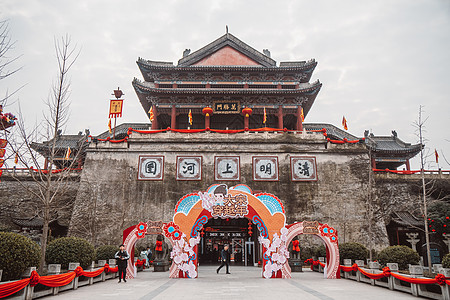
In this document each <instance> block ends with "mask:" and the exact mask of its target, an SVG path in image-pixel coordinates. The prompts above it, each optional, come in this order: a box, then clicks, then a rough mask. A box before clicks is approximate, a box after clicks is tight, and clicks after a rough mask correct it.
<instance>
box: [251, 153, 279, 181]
mask: <svg viewBox="0 0 450 300" xmlns="http://www.w3.org/2000/svg"><path fill="white" fill-rule="evenodd" d="M253 180H255V181H278V157H276V156H253Z"/></svg>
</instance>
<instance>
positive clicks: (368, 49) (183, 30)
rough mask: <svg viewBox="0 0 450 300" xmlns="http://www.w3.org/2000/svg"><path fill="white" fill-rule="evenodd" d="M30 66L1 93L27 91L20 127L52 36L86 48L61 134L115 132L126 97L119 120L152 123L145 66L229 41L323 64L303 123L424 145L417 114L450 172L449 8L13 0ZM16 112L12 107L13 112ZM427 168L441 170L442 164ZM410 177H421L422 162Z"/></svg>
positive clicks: (36, 115) (52, 65)
mask: <svg viewBox="0 0 450 300" xmlns="http://www.w3.org/2000/svg"><path fill="white" fill-rule="evenodd" d="M0 19H3V20H4V19H7V20H9V26H10V35H11V37H12V39H13V40H16V41H17V42H16V46H15V49H14V50H13V51H11V53H10V55H11V56H18V55H21V57H20V58H19V60H18V61H17V66H20V67H22V69H21V70H20V71H19V72H18V73H16V74H15V75H13V76H11V77H9V78H7V79H5V80H2V81H0V93H2V94H3V95H4V94H5V93H6V91H7V90H9V91H12V90H14V89H16V88H18V87H20V86H22V85H24V84H25V87H23V88H22V89H21V90H20V91H19V92H18V93H17V94H16V95H15V98H14V99H19V101H20V103H21V107H22V110H23V112H24V118H25V120H26V121H27V123H29V124H32V123H34V122H36V121H39V120H41V119H42V112H43V111H44V110H45V106H44V104H43V103H44V101H45V100H46V98H47V96H48V94H49V90H50V87H51V82H52V80H54V79H55V78H56V75H57V66H56V60H55V53H54V52H55V51H54V38H55V37H61V36H62V35H65V34H66V33H67V34H69V35H70V36H71V37H72V41H73V42H74V43H76V44H77V45H78V47H79V48H80V49H81V54H80V56H79V58H78V60H77V62H76V64H75V65H74V68H73V70H72V73H71V82H72V86H71V89H72V93H71V107H70V110H71V118H70V120H69V122H68V124H67V126H66V128H65V130H64V133H66V134H70V133H71V134H76V133H78V131H84V129H86V128H89V129H90V131H91V133H92V134H94V135H97V134H100V133H101V132H103V131H105V130H107V123H108V109H109V99H110V98H111V97H112V96H111V93H112V91H113V90H114V89H116V88H117V87H120V88H121V89H122V90H123V92H124V93H125V96H124V99H125V102H124V116H123V118H121V119H118V122H119V123H122V122H147V121H148V119H147V115H146V113H145V112H144V110H143V109H142V107H141V105H140V103H139V100H138V98H137V96H136V94H135V92H134V90H133V88H132V85H131V81H132V80H133V78H134V77H137V78H139V79H142V76H141V74H140V72H139V69H138V67H137V65H136V60H137V58H138V57H143V58H145V59H149V60H161V61H172V62H174V63H175V64H176V62H177V61H178V59H180V58H181V56H182V53H183V50H184V49H186V48H189V49H191V50H192V51H195V50H197V49H199V48H201V47H202V46H204V45H206V44H208V43H210V42H212V41H213V40H215V39H216V38H218V37H220V36H222V35H223V34H224V33H225V25H228V27H229V31H230V33H232V34H233V35H235V36H236V37H238V38H239V39H241V40H242V41H244V42H246V43H247V44H249V45H250V46H252V47H254V48H255V49H257V50H259V51H262V49H266V48H267V49H269V50H270V51H271V54H272V58H273V59H275V60H276V61H277V62H278V63H279V62H280V61H288V60H308V59H311V58H315V59H316V60H317V61H318V66H317V67H316V70H315V72H314V74H313V76H312V78H311V82H312V81H315V80H316V79H319V80H320V81H321V82H322V83H323V87H322V89H321V91H320V93H319V94H318V96H317V98H316V101H315V103H314V105H313V107H312V109H311V111H310V113H309V114H308V116H307V117H306V120H305V122H325V123H331V124H334V125H336V126H340V127H341V120H342V116H343V115H345V117H346V119H347V121H348V127H349V132H350V133H352V134H354V135H356V136H360V137H362V136H363V134H364V130H366V129H368V130H371V132H373V133H374V134H375V135H391V130H396V131H397V133H398V136H399V137H400V139H402V140H403V141H405V142H409V143H417V142H418V138H417V136H416V134H415V128H414V127H413V126H412V124H413V122H414V121H415V120H417V118H418V111H419V105H423V106H424V111H425V113H424V116H425V117H429V119H428V121H427V123H426V124H425V125H426V129H427V132H426V133H425V136H426V138H427V139H428V141H427V143H426V145H427V147H428V148H429V149H431V151H432V152H434V149H435V148H436V149H437V150H438V152H439V154H440V161H439V163H440V166H441V168H443V169H450V165H449V164H448V163H447V162H446V161H445V160H444V157H446V158H447V160H448V161H450V134H449V132H450V97H449V95H448V92H449V91H448V90H449V87H450V76H449V70H450V1H448V0H426V1H425V0H423V1H414V0H413V1H411V0H405V1H403V0H396V1H392V0H386V1H359V0H358V1H346V0H344V1H261V0H259V1H248V0H247V1H231V0H227V1H212V0H207V1H192V0H191V1H177V0H165V1H117V0H108V1H87V0H76V1H60V0H54V1H37V0H27V1H17V0H0ZM8 110H10V111H12V112H13V113H16V111H17V108H16V105H12V106H10V107H8ZM429 161H430V163H431V165H430V167H433V168H436V164H435V163H434V155H433V156H431V157H429ZM412 167H413V168H415V169H416V168H418V167H419V165H418V163H417V161H414V162H413V165H412Z"/></svg>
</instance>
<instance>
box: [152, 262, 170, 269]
mask: <svg viewBox="0 0 450 300" xmlns="http://www.w3.org/2000/svg"><path fill="white" fill-rule="evenodd" d="M153 268H154V272H167V271H169V268H170V263H169V261H167V260H163V261H154V262H153Z"/></svg>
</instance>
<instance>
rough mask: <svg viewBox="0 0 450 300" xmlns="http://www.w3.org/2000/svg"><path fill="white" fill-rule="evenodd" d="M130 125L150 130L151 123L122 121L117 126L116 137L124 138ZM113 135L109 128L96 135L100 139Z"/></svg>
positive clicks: (138, 128) (134, 127)
mask: <svg viewBox="0 0 450 300" xmlns="http://www.w3.org/2000/svg"><path fill="white" fill-rule="evenodd" d="M130 127H131V128H133V129H137V130H149V128H150V127H151V125H150V123H122V124H120V125H117V126H116V139H123V138H124V137H125V136H126V135H127V132H128V128H130ZM112 130H114V128H112ZM111 136H112V134H111V133H109V130H106V131H105V132H103V133H101V134H99V135H97V136H95V137H96V138H98V139H106V138H108V137H111ZM93 137H94V136H93Z"/></svg>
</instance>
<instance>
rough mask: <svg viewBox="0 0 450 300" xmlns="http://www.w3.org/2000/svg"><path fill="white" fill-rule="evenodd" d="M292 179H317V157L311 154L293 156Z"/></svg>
mask: <svg viewBox="0 0 450 300" xmlns="http://www.w3.org/2000/svg"><path fill="white" fill-rule="evenodd" d="M291 177H292V181H316V180H317V167H316V158H315V157H310V156H292V157H291Z"/></svg>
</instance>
